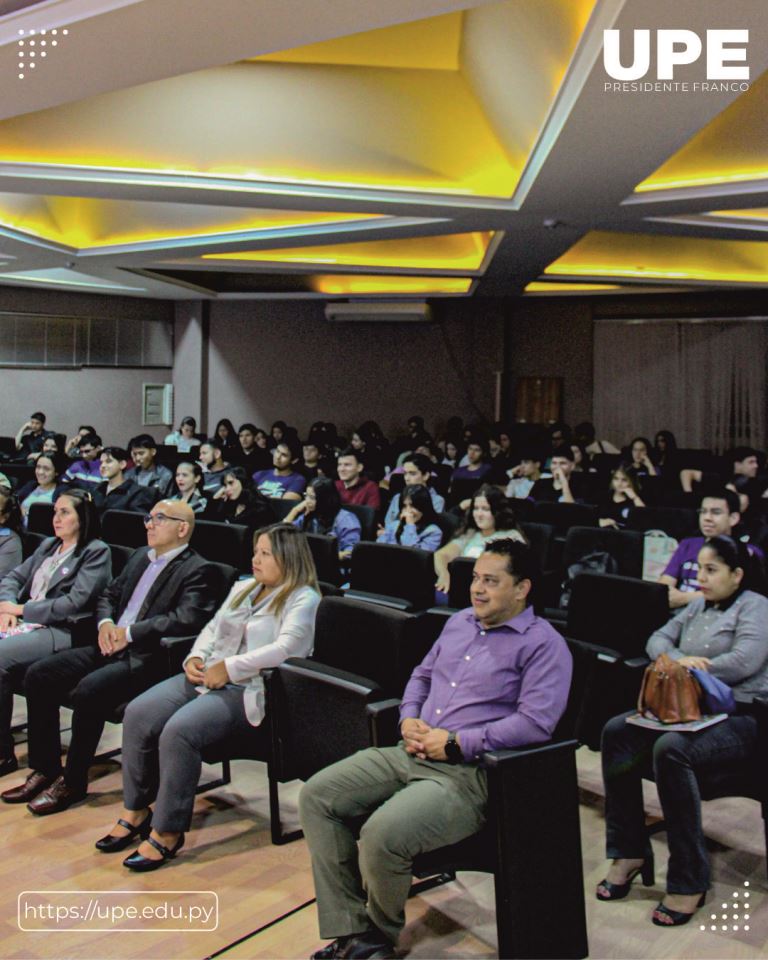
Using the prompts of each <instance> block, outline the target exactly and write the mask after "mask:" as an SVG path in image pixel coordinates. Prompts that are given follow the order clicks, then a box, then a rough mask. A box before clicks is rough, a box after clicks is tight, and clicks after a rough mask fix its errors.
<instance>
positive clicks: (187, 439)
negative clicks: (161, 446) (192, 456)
mask: <svg viewBox="0 0 768 960" xmlns="http://www.w3.org/2000/svg"><path fill="white" fill-rule="evenodd" d="M195 430H197V420H195V418H194V417H184V418H183V419H182V421H181V424H180V426H179V429H178V430H174V431H173V433H169V434H168V436H167V437H166V438H165V440H164V441H163V443H165V444H166V445H167V446H169V447H176V449H177V450H178V451H179V453H189V451H190V450H191V449H192V448H193V447H196V446H197V445H198V444H199V443H200V441H199V440H198V439H197V437H196V436H195Z"/></svg>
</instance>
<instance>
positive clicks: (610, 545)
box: [562, 527, 644, 578]
mask: <svg viewBox="0 0 768 960" xmlns="http://www.w3.org/2000/svg"><path fill="white" fill-rule="evenodd" d="M643 543H644V537H643V534H642V533H639V532H638V531H637V530H611V529H609V528H607V527H571V528H570V530H569V531H568V533H567V534H566V536H565V546H564V547H563V559H562V565H563V569H564V570H566V571H567V570H568V567H569V566H570V565H571V564H572V563H575V562H576V561H577V560H580V559H581V558H582V557H586V556H587V554H590V553H607V554H610V556H611V557H613V559H614V560H615V561H616V565H617V569H616V573H618V574H619V576H622V577H637V578H640V577H642V575H643Z"/></svg>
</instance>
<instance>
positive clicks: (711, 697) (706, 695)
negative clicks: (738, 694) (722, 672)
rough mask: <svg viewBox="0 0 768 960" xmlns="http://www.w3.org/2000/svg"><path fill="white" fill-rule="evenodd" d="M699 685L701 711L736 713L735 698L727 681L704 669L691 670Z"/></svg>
mask: <svg viewBox="0 0 768 960" xmlns="http://www.w3.org/2000/svg"><path fill="white" fill-rule="evenodd" d="M691 673H692V674H693V676H694V677H695V678H696V679H697V680H698V681H699V685H700V686H701V706H702V713H707V714H712V713H736V699H735V697H734V696H733V690H731V688H730V687H729V686H728V684H727V683H723V681H722V680H718V679H717V677H713V676H712V674H711V673H707V671H706V670H691Z"/></svg>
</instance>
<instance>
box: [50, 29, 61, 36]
mask: <svg viewBox="0 0 768 960" xmlns="http://www.w3.org/2000/svg"><path fill="white" fill-rule="evenodd" d="M58 32H59V31H58V30H51V33H52V34H53V35H54V37H55V36H56V34H57V33H58Z"/></svg>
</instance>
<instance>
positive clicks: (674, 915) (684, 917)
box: [651, 893, 707, 927]
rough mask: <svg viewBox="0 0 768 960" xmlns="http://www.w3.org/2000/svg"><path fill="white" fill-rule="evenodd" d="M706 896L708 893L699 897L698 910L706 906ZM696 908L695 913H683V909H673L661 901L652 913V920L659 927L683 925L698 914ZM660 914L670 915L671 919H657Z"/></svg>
mask: <svg viewBox="0 0 768 960" xmlns="http://www.w3.org/2000/svg"><path fill="white" fill-rule="evenodd" d="M706 896H707V895H706V893H702V895H701V896H700V897H699V902H698V903H697V904H696V910H698V909H699V907H703V906H704V900H705V899H706ZM696 910H694V911H693V913H683V912H682V911H681V910H672V909H670V907H665V906H664V904H663V903H659V905H658V906H657V907H656V909H655V910H654V911H653V913H652V914H651V921H652V922H653V923H655V924H656V926H657V927H682V926H683V924H685V923H688V921H689V920H690V919H691V917H693V916H694V915H695V914H696ZM658 914H661V916H663V917H669V921H665V920H659V919H657V915H658Z"/></svg>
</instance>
